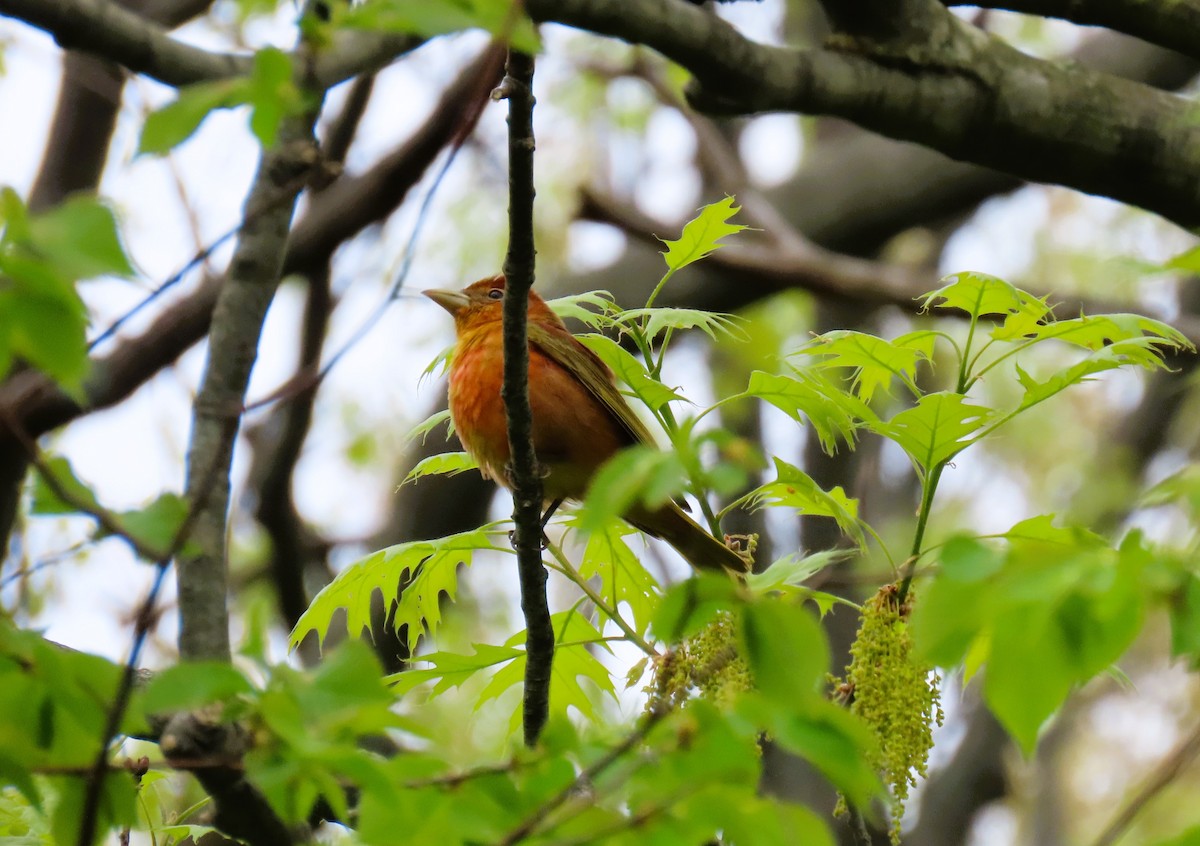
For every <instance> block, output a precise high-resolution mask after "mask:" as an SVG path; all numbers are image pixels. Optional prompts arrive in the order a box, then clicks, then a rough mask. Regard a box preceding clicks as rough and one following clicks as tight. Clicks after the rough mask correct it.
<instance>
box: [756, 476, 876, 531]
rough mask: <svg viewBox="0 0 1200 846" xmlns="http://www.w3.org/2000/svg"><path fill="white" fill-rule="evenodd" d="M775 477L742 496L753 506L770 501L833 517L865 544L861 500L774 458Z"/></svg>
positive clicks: (798, 511)
mask: <svg viewBox="0 0 1200 846" xmlns="http://www.w3.org/2000/svg"><path fill="white" fill-rule="evenodd" d="M774 460H775V481H773V482H767V483H766V484H764V485H760V486H759V487H758V488H756V489H754V490H753V491H751V492H750V493H748V494H746V495H745V496H744V497H742V498H741V499H740V500H739V503H741V502H747V503H749V504H750V505H751V507H753V508H762V507H764V506H767V505H775V506H782V507H784V508H794V509H795V510H796V511H797V513H799V514H805V515H808V516H811V517H832V518H833V519H834V520H836V521H837V524H838V527H839V528H840V529H841V530H842V531H843V532H845V533H846V535H848V536H849V537H851V538H853V539H854V541H855V542H856V543H857V544H858V545H859V546H860V547H862V546H865V545H866V536H865V534H864V533H863V529H862V525H861V524H860V522H859V519H858V501H857V500H854V499H851V498H850V497H848V496H846V492H845V491H844V490H842V488H841V487H835V488H833V489H832V490H829V491H825V490H822V489H821V487H820V486H819V485H818V484H817V483H816V482H814V481H813V479H812V477H811V476H809V475H808V474H807V473H805V472H804V471H803V470H801V469H800V468H799V467H795V466H793V465H791V464H788V463H787V462H786V461H784V460H783V459H781V458H778V457H777V458H775V459H774Z"/></svg>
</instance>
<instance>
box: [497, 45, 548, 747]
mask: <svg viewBox="0 0 1200 846" xmlns="http://www.w3.org/2000/svg"><path fill="white" fill-rule="evenodd" d="M497 90H498V92H501V94H502V96H504V97H507V98H508V233H509V234H508V254H507V255H506V256H505V258H504V275H505V278H506V279H507V286H508V287H507V291H506V293H505V297H504V386H503V388H502V389H501V394H502V395H503V397H504V411H505V416H506V417H507V422H508V444H509V454H510V455H511V456H512V457H511V459H510V461H511V471H512V487H513V522H514V523H516V535H515V538H514V546H516V549H517V568H518V572H519V575H520V579H521V611H522V613H523V614H524V615H525V691H524V694H523V698H522V706H523V708H522V718H523V719H522V722H523V726H524V734H525V745H526V746H535V745H537V741H538V738H539V737H540V736H541V733H542V729H543V728H544V727H545V725H546V720H547V718H548V716H549V712H550V668H551V663H552V662H553V660H554V627H553V625H552V624H551V622H550V607H549V604H548V602H547V597H546V568H545V566H543V564H542V521H541V517H542V480H541V477H540V475H539V474H538V467H537V456H536V455H535V454H534V450H533V416H532V412H531V411H530V407H529V391H530V385H529V341H528V335H527V333H526V324H527V316H528V314H527V310H528V302H529V289H530V288H532V287H533V278H534V258H535V256H536V250H535V249H534V243H533V196H534V189H533V148H534V140H533V103H534V98H533V57H532V56H528V55H525V54H524V53H518V52H517V51H515V50H510V51H509V54H508V66H507V69H506V73H505V76H504V80H503V81H502V82H501V83H500V88H499V89H497Z"/></svg>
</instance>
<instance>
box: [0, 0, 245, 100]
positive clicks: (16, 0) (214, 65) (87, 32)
mask: <svg viewBox="0 0 1200 846" xmlns="http://www.w3.org/2000/svg"><path fill="white" fill-rule="evenodd" d="M0 15H6V16H8V17H12V18H17V19H18V20H22V21H24V22H25V23H27V24H30V25H31V26H35V27H37V28H38V29H42V30H45V31H46V32H48V33H50V34H51V35H52V36H54V40H55V41H57V42H58V44H59V45H61V46H62V47H64V48H66V49H68V50H80V51H83V52H87V53H94V54H97V55H100V56H103V57H104V58H107V59H111V60H112V61H115V62H117V63H118V64H121V65H124V66H125V67H127V68H129V69H130V70H132V71H134V72H135V73H143V74H146V75H147V76H150V77H153V78H154V79H157V80H158V81H160V82H165V83H166V84H167V85H187V84H189V83H193V82H203V81H205V80H210V79H220V78H222V77H229V76H241V75H244V74H247V73H249V72H250V57H249V56H241V55H236V54H232V53H218V52H214V51H211V50H203V49H201V48H199V47H192V46H191V45H188V44H184V43H183V42H182V41H178V40H176V39H174V38H171V37H170V36H169V35H168V34H167V33H166V31H165V30H164V29H163V28H162V27H161V26H158V25H157V24H154V23H151V22H150V21H148V20H146V19H145V18H143V17H141V16H140V15H138V14H136V13H135V12H131V11H129V10H128V9H125V8H122V7H121V6H119V5H117V4H116V3H113V2H108V0H0Z"/></svg>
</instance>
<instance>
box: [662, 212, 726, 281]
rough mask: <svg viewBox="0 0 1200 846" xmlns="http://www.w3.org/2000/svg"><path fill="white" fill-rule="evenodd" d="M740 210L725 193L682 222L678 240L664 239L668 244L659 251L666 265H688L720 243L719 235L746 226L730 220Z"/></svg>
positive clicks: (672, 267)
mask: <svg viewBox="0 0 1200 846" xmlns="http://www.w3.org/2000/svg"><path fill="white" fill-rule="evenodd" d="M739 211H741V207H740V206H735V205H734V204H733V197H726V198H725V199H723V200H718V201H717V202H715V203H710V204H709V205H707V206H705V207H704V208H702V209H700V213H699V214H698V215H696V217H694V218H692V219H691V220H689V221H688V222H687V223H686V224H685V225H684V227H683V233H682V234H681V235H680V236H679V238H678V240H675V241H663V243H664V244H666V246H667V250H666V252H664V253H663V254H662V256H663V259H664V260H665V261H666V263H667V268H668V269H669V270H671V271H677V270H680V269H681V268H684V267H687V266H688V265H689V264H692V263H693V262H696V261H699V260H700V259H702V258H704V257H705V256H707V255H709V254H711V253H712V252H713V250H716V249H719V248H720V247H722V246H723V245H722V244H721V243H720V242H721V239H722V238H726V237H728V236H730V235H736V234H737V233H738V232H741V231H742V230H743V229H746V228H747V227H745V226H741V225H739V224H736V223H730V222H729V219H730V218H731V217H733V216H734V215H735V214H737V213H738V212H739Z"/></svg>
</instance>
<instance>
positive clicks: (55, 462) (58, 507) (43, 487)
mask: <svg viewBox="0 0 1200 846" xmlns="http://www.w3.org/2000/svg"><path fill="white" fill-rule="evenodd" d="M45 465H46V469H47V470H48V471H49V472H50V474H51V475H52V476H53V478H54V481H55V482H56V483H57V484H58V487H60V488H62V489H63V490H64V491H66V492H67V493H68V494H70V496H71V498H72V499H75V500H77V501H78V502H79V503H80V504H81V505H83V506H85V507H86V508H88V509H90V510H92V511H94V510H97V509H99V508H100V503H99V502H98V501H97V500H96V494H95V492H93V491H92V489H91V488H90V487H89V486H88V485H87V484H86V483H84V482H83V481H81V480H80V479H79V477H78V476H76V475H75V470H74V469H73V468H72V467H71V462H70V461H68V460H67V459H66V458H65V457H64V456H61V455H53V456H47V457H46V459H45ZM30 513H31V514H78V513H79V509H78V508H77V507H76V506H75V505H72V504H70V503H67V502H66V501H64V500H62V499H60V498H59V496H58V494H56V493H55V492H54V491H53V490H52V489H51V488H50V486H49V485H48V484H46V479H45V477H44V476H43V475H42V474H41V473H40V472H39V473H38V474H37V477H36V478H35V479H34V483H33V503H32V505H31V506H30Z"/></svg>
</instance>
